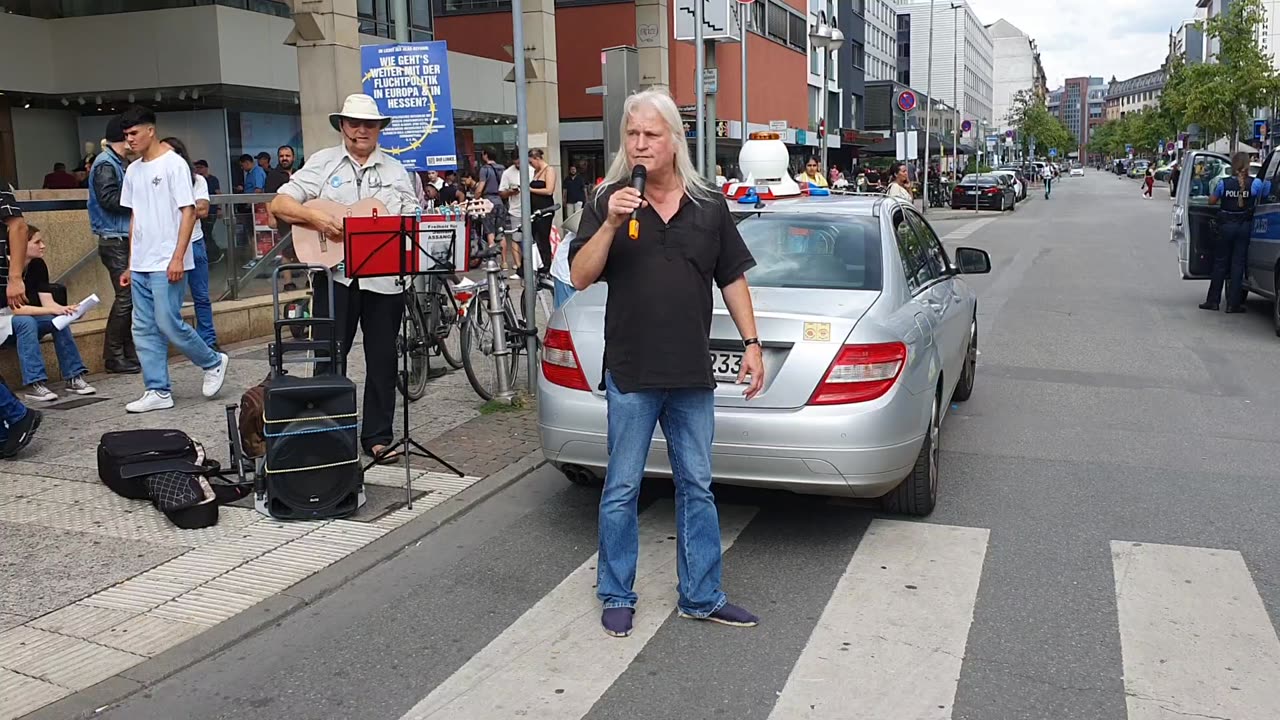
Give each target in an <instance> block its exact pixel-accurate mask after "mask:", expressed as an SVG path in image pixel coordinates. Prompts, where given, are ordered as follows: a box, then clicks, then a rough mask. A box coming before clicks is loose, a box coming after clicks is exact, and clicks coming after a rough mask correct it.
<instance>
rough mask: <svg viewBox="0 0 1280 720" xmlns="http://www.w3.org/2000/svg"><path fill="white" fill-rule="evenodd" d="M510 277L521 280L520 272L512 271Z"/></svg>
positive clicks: (517, 280)
mask: <svg viewBox="0 0 1280 720" xmlns="http://www.w3.org/2000/svg"><path fill="white" fill-rule="evenodd" d="M510 279H511V280H514V281H516V282H520V273H511V277H510Z"/></svg>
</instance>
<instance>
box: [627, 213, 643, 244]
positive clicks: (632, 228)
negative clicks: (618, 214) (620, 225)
mask: <svg viewBox="0 0 1280 720" xmlns="http://www.w3.org/2000/svg"><path fill="white" fill-rule="evenodd" d="M627 237H629V238H631V239H632V240H637V239H639V238H640V221H639V220H636V219H635V218H632V219H631V221H630V222H629V223H627Z"/></svg>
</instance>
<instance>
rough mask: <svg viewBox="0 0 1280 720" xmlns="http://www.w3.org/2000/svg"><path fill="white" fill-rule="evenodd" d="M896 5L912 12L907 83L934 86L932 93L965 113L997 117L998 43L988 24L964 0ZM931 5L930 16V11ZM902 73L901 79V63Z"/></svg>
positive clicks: (982, 117)
mask: <svg viewBox="0 0 1280 720" xmlns="http://www.w3.org/2000/svg"><path fill="white" fill-rule="evenodd" d="M898 5H899V9H900V12H901V13H904V14H909V15H910V17H911V21H910V29H911V39H910V45H911V48H910V59H911V74H910V77H909V78H907V79H909V80H910V83H909V84H910V85H911V86H912V87H916V88H921V89H925V90H926V92H927V91H928V90H929V88H930V86H932V93H933V96H934V97H936V98H938V99H939V100H941V101H943V102H945V103H947V104H948V105H950V106H953V107H959V109H960V110H961V112H963V114H964V116H965V117H967V118H973V119H975V120H982V121H984V122H986V123H987V124H989V125H990V124H991V123H992V121H993V119H994V118H995V108H994V107H993V101H994V94H995V77H994V53H995V47H994V44H993V43H992V39H991V34H990V33H989V32H988V31H987V28H986V26H985V25H983V23H982V21H981V20H979V19H978V16H977V15H975V14H974V13H973V10H972V8H970V7H969V4H968V3H967V2H965V1H964V0H960V2H959V3H958V5H959V7H957V8H956V9H954V10H953V9H952V8H951V5H952V3H946V2H937V3H930V0H898ZM931 6H932V12H933V17H932V18H930V16H929V14H930V11H931ZM900 27H901V26H900ZM931 28H932V31H933V44H932V46H933V52H932V58H933V60H932V68H930V51H929V48H930V40H929V34H930V29H931ZM899 43H901V39H899ZM899 79H900V80H901V79H902V76H901V66H899Z"/></svg>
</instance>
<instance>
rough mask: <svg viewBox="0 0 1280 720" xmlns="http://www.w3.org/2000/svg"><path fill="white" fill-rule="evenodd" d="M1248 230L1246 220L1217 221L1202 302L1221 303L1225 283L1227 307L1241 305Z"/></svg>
mask: <svg viewBox="0 0 1280 720" xmlns="http://www.w3.org/2000/svg"><path fill="white" fill-rule="evenodd" d="M1251 229H1252V225H1251V224H1250V223H1249V221H1247V220H1220V221H1219V222H1218V230H1219V232H1218V241H1217V244H1216V245H1214V248H1213V274H1212V275H1211V276H1210V278H1211V279H1210V280H1209V294H1208V296H1207V297H1206V298H1205V302H1208V303H1213V304H1214V305H1217V304H1218V303H1219V302H1221V300H1222V285H1223V283H1224V282H1226V283H1227V307H1237V306H1239V305H1241V304H1243V303H1244V268H1245V263H1246V262H1248V260H1249V232H1250V230H1251ZM1228 273H1230V275H1229V276H1228ZM1228 277H1230V282H1228Z"/></svg>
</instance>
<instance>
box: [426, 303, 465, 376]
mask: <svg viewBox="0 0 1280 720" xmlns="http://www.w3.org/2000/svg"><path fill="white" fill-rule="evenodd" d="M432 298H433V299H432V302H431V314H432V315H433V316H434V318H433V319H432V320H431V322H430V324H429V325H428V327H431V328H434V329H435V342H436V347H437V348H439V349H440V357H442V358H444V361H445V362H447V363H449V367H451V368H453V369H454V370H461V369H462V348H461V343H462V331H461V330H460V329H458V302H457V300H454V299H453V296H451V295H445V294H443V293H435V294H434V295H432Z"/></svg>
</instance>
